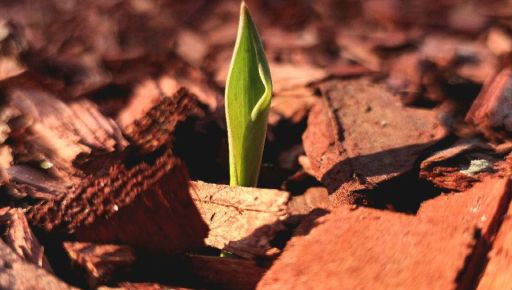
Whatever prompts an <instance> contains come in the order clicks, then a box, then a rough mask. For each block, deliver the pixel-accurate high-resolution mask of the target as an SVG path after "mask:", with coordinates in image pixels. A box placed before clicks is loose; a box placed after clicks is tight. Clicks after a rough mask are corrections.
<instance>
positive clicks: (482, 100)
mask: <svg viewBox="0 0 512 290" xmlns="http://www.w3.org/2000/svg"><path fill="white" fill-rule="evenodd" d="M511 81H512V70H511V69H510V68H505V69H503V70H502V71H501V72H500V73H498V74H497V75H496V76H495V77H493V78H491V79H489V81H488V82H487V83H486V84H485V85H484V87H483V88H482V91H481V92H480V94H479V95H478V97H477V98H476V100H475V101H474V102H473V105H472V106H471V109H470V110H469V112H468V114H467V115H466V122H470V123H472V124H474V125H475V126H476V127H477V128H478V129H479V130H480V131H481V132H482V133H484V134H485V135H486V136H487V137H489V138H491V139H493V138H494V139H495V138H497V137H500V135H501V137H502V138H503V131H504V132H505V133H510V132H512V115H511V112H512V89H511V85H512V82H511ZM496 129H498V130H500V129H501V134H500V132H499V131H498V132H496Z"/></svg>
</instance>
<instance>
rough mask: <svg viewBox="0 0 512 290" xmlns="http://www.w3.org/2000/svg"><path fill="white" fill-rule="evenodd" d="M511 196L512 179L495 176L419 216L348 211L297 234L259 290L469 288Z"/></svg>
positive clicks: (427, 205)
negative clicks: (304, 234) (286, 289)
mask: <svg viewBox="0 0 512 290" xmlns="http://www.w3.org/2000/svg"><path fill="white" fill-rule="evenodd" d="M509 194H510V182H509V179H508V178H500V177H489V178H487V179H485V180H483V181H482V182H481V183H478V184H477V185H475V187H474V188H473V189H470V190H468V191H466V192H464V193H452V194H449V195H442V196H439V197H437V198H435V199H433V200H429V201H427V202H425V204H423V205H422V207H421V208H420V211H419V212H418V215H417V216H411V215H404V214H400V213H393V212H389V211H381V210H375V209H368V208H362V207H360V208H357V209H353V208H350V207H349V206H342V207H341V208H338V209H335V210H334V211H333V212H332V213H331V214H328V215H325V216H323V217H320V218H317V219H316V221H315V223H313V224H312V225H313V227H312V229H310V231H309V234H307V235H306V236H303V235H296V236H295V237H294V238H293V239H292V240H291V241H290V242H289V243H288V245H287V247H286V248H285V249H284V252H283V254H282V255H281V256H280V258H279V259H278V260H277V261H276V262H275V263H274V264H273V266H272V267H271V268H270V270H269V271H268V272H267V273H266V274H265V276H264V277H263V279H262V280H261V281H260V283H259V284H258V289H282V288H293V289H311V288H312V287H313V288H315V289H352V288H358V289H375V285H379V287H382V288H390V289H391V288H392V289H410V288H414V289H467V288H468V286H469V285H472V284H473V283H474V282H475V278H476V276H475V271H478V267H479V265H480V263H481V262H482V261H483V259H485V253H486V251H487V249H488V245H489V243H490V242H491V240H492V237H493V235H494V234H495V233H496V231H497V229H498V226H499V218H500V217H501V216H502V215H503V213H504V211H505V210H506V207H507V206H508V202H509ZM354 224H358V226H357V227H354V226H353V225H354ZM347 237H349V238H347ZM440 253H443V254H442V255H441V254H440ZM425 261H428V263H425Z"/></svg>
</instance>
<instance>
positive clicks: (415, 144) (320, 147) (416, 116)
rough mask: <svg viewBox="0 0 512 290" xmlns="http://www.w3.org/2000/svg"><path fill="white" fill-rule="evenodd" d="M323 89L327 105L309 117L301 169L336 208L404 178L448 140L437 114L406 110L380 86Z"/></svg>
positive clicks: (356, 83)
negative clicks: (424, 155)
mask: <svg viewBox="0 0 512 290" xmlns="http://www.w3.org/2000/svg"><path fill="white" fill-rule="evenodd" d="M321 88H322V91H323V92H324V97H325V101H324V102H323V103H320V104H318V105H317V106H315V107H314V108H313V110H312V112H311V113H310V116H309V120H308V127H307V129H306V132H305V133H304V135H303V141H304V150H305V152H306V155H307V157H308V160H307V162H302V163H303V166H304V167H305V169H306V170H307V171H308V172H310V173H312V174H313V175H314V176H315V177H316V178H317V179H318V180H320V181H321V182H322V183H324V184H325V185H326V187H327V188H328V190H329V192H330V193H333V201H334V204H335V205H339V204H341V203H347V202H349V203H353V202H355V201H356V195H355V194H354V192H355V191H362V190H368V189H373V188H375V187H376V186H377V185H379V184H380V183H383V182H385V181H388V180H390V179H392V178H394V177H397V176H400V175H402V174H404V173H406V172H408V171H409V170H411V169H412V168H413V166H414V164H415V162H416V159H417V158H418V157H419V156H420V154H422V153H423V152H424V151H425V150H426V149H428V148H429V147H431V146H432V145H434V144H436V142H438V141H439V140H441V139H442V138H444V137H445V136H446V134H447V130H446V128H445V127H444V126H443V124H442V123H441V121H440V120H439V119H438V113H437V112H436V111H435V110H425V109H416V108H407V107H404V106H403V105H402V104H401V102H400V100H399V99H398V97H396V96H393V95H392V94H391V93H390V92H389V91H388V90H387V88H386V87H385V86H384V85H383V84H379V83H373V82H371V81H369V80H366V79H355V80H346V81H332V82H328V83H325V84H324V85H322V87H321ZM363 198H364V197H363Z"/></svg>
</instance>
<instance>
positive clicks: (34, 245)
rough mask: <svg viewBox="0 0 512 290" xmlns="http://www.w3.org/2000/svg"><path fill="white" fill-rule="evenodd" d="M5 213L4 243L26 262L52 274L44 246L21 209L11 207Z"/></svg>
mask: <svg viewBox="0 0 512 290" xmlns="http://www.w3.org/2000/svg"><path fill="white" fill-rule="evenodd" d="M6 215H7V216H6V217H5V218H6V219H7V230H6V232H5V234H4V241H5V242H6V244H7V245H9V246H10V247H11V248H12V249H13V250H14V252H16V254H18V255H20V256H21V257H23V258H25V260H27V261H28V262H30V263H32V264H34V265H36V266H39V267H41V268H43V269H45V270H46V271H48V272H49V273H52V274H53V270H52V267H51V266H50V263H49V262H48V260H47V259H46V256H45V254H44V248H43V247H42V246H41V245H40V244H39V242H38V241H37V238H36V236H34V234H33V233H32V230H31V229H30V227H29V226H28V222H27V218H26V217H25V214H24V213H23V211H22V210H20V209H11V210H10V211H9V212H8V213H7V214H6Z"/></svg>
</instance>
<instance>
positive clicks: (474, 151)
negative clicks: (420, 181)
mask: <svg viewBox="0 0 512 290" xmlns="http://www.w3.org/2000/svg"><path fill="white" fill-rule="evenodd" d="M499 160H500V159H499V158H498V156H497V154H496V152H494V150H493V148H492V147H491V146H490V145H488V144H486V143H483V142H480V141H478V140H460V141H459V142H457V143H456V144H454V145H453V146H452V147H450V148H448V149H444V150H441V151H438V152H435V153H434V154H432V155H431V156H430V157H428V158H427V159H425V160H423V161H422V162H421V165H420V177H421V178H425V179H427V180H429V181H431V182H433V183H434V184H435V185H436V186H437V187H440V188H443V189H448V190H453V191H464V190H467V189H469V188H471V186H472V185H473V183H475V182H478V181H480V180H481V179H482V178H484V177H485V176H488V175H489V174H490V173H491V172H493V171H495V164H496V162H498V161H499Z"/></svg>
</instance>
